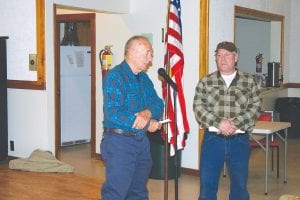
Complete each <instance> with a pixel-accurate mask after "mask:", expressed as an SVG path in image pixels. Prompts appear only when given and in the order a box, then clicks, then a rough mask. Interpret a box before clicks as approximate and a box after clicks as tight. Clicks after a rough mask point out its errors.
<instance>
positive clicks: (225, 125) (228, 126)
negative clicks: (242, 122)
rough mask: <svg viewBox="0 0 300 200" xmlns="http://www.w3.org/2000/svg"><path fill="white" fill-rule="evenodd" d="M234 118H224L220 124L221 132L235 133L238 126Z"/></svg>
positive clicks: (225, 133) (224, 133) (226, 133)
mask: <svg viewBox="0 0 300 200" xmlns="http://www.w3.org/2000/svg"><path fill="white" fill-rule="evenodd" d="M233 120H234V118H229V119H222V121H221V122H220V124H219V131H220V134H223V135H232V134H234V133H235V131H236V130H237V129H238V128H237V127H236V126H235V125H234V123H233Z"/></svg>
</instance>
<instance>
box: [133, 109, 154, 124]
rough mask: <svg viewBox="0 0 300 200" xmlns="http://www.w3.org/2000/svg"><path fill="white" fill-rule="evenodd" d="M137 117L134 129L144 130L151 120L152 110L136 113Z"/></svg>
mask: <svg viewBox="0 0 300 200" xmlns="http://www.w3.org/2000/svg"><path fill="white" fill-rule="evenodd" d="M135 116H136V118H135V120H134V122H133V125H132V128H135V129H143V128H144V127H145V126H146V125H147V123H148V122H149V120H150V119H151V112H150V110H142V111H141V112H138V113H136V114H135Z"/></svg>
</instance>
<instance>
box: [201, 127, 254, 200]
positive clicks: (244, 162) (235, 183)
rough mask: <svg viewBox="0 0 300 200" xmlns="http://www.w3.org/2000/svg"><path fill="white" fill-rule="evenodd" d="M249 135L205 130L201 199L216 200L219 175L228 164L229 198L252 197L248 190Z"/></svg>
mask: <svg viewBox="0 0 300 200" xmlns="http://www.w3.org/2000/svg"><path fill="white" fill-rule="evenodd" d="M250 150H251V149H250V145H249V135H248V134H247V133H246V134H243V135H239V136H236V137H234V138H228V139H226V138H224V137H221V136H218V135H216V134H214V133H210V132H209V131H205V133H204V138H203V142H202V146H201V159H200V195H199V198H198V199H199V200H217V192H218V184H219V178H220V174H221V171H222V168H223V166H224V162H225V163H226V165H227V168H228V172H229V177H230V194H229V199H230V200H249V193H248V190H247V182H248V165H249V156H250Z"/></svg>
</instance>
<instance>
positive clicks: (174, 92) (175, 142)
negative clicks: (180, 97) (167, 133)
mask: <svg viewBox="0 0 300 200" xmlns="http://www.w3.org/2000/svg"><path fill="white" fill-rule="evenodd" d="M176 96H177V90H175V89H173V99H174V103H173V104H174V105H173V108H174V140H175V141H174V147H175V157H174V164H175V200H178V157H177V156H178V151H177V108H176V107H177V104H176Z"/></svg>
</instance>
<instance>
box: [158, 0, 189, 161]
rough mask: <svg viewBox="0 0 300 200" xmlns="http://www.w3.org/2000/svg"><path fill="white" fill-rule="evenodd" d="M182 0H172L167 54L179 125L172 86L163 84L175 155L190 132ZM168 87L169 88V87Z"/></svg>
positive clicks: (167, 67) (167, 35)
mask: <svg viewBox="0 0 300 200" xmlns="http://www.w3.org/2000/svg"><path fill="white" fill-rule="evenodd" d="M180 17H181V7H180V0H171V1H170V5H169V12H168V22H167V23H168V28H167V34H166V51H167V53H166V56H165V69H166V71H167V73H168V74H169V76H170V78H171V79H172V80H173V81H174V82H175V83H176V85H177V87H178V93H177V97H176V111H177V112H176V118H177V127H175V123H174V107H173V106H174V103H173V102H174V98H173V95H172V94H173V91H172V88H171V87H169V86H167V85H166V83H164V84H163V97H164V98H165V99H167V102H166V106H167V108H166V110H167V114H166V115H167V117H168V118H169V119H171V123H169V125H168V133H169V134H168V141H169V143H170V144H171V145H170V154H171V155H174V154H175V150H176V149H177V150H180V149H183V148H184V147H185V138H186V137H185V134H186V133H188V132H189V124H188V120H187V116H186V107H185V100H184V94H183V89H182V76H183V67H184V56H183V48H182V24H181V19H180ZM167 87H168V88H167ZM175 129H176V133H177V148H176V146H175V145H174V144H175V138H174V133H175Z"/></svg>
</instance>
